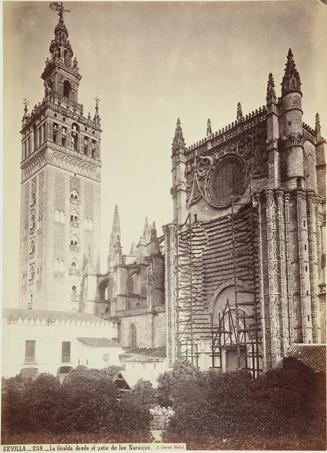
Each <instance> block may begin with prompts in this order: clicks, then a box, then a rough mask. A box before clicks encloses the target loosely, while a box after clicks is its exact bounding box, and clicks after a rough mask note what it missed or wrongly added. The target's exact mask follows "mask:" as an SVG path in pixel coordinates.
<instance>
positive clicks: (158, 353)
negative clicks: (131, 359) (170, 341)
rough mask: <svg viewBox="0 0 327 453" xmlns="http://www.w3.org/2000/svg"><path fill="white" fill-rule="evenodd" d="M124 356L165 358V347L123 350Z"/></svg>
mask: <svg viewBox="0 0 327 453" xmlns="http://www.w3.org/2000/svg"><path fill="white" fill-rule="evenodd" d="M125 352H126V354H138V355H143V356H147V357H158V358H165V357H166V348H165V346H163V347H161V348H134V349H125Z"/></svg>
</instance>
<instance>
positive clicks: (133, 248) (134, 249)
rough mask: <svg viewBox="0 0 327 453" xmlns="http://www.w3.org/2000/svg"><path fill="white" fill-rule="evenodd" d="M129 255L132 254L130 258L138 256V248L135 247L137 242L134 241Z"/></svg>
mask: <svg viewBox="0 0 327 453" xmlns="http://www.w3.org/2000/svg"><path fill="white" fill-rule="evenodd" d="M129 254H130V256H136V254H137V250H136V246H135V242H134V241H133V242H132V244H131V249H130V251H129Z"/></svg>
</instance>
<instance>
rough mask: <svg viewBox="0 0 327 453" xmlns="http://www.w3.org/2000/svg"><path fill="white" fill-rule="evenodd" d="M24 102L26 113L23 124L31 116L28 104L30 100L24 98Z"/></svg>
mask: <svg viewBox="0 0 327 453" xmlns="http://www.w3.org/2000/svg"><path fill="white" fill-rule="evenodd" d="M23 104H24V114H23V118H22V121H23V124H24V123H25V121H26V120H27V118H28V116H29V115H28V104H29V102H28V100H27V99H26V98H25V99H24V102H23Z"/></svg>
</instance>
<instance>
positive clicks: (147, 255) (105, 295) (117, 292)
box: [83, 206, 166, 350]
mask: <svg viewBox="0 0 327 453" xmlns="http://www.w3.org/2000/svg"><path fill="white" fill-rule="evenodd" d="M162 240H163V238H158V237H157V231H156V226H155V223H154V222H153V224H152V225H149V224H148V220H147V218H146V219H145V225H144V230H143V234H142V235H141V236H140V239H139V241H137V243H136V244H134V243H133V244H132V246H131V250H130V253H129V255H124V254H123V253H122V246H121V230H120V222H119V213H118V207H117V206H116V207H115V212H114V219H113V225H112V231H111V235H110V243H109V251H108V269H107V272H106V273H105V274H95V275H93V276H92V275H88V276H87V277H86V279H87V280H88V281H90V282H91V281H92V280H93V285H92V287H93V288H94V289H95V292H93V293H92V294H91V293H90V294H88V295H86V294H85V293H84V295H83V299H86V298H89V297H90V298H92V302H91V303H94V304H96V306H97V315H98V316H101V317H102V318H104V319H108V320H111V321H113V322H115V323H116V324H117V326H118V340H119V342H120V344H121V346H122V347H124V348H129V349H131V350H135V349H143V348H145V349H152V348H154V349H156V348H164V347H165V344H166V335H165V330H166V328H165V327H166V321H165V305H164V256H163V254H162V252H161V249H160V242H162ZM87 300H89V299H87ZM87 305H88V303H87Z"/></svg>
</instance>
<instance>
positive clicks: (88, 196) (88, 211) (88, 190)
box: [84, 182, 94, 219]
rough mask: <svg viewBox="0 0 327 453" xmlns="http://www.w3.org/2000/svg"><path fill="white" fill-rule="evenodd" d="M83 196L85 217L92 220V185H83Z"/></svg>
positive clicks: (87, 183) (86, 183)
mask: <svg viewBox="0 0 327 453" xmlns="http://www.w3.org/2000/svg"><path fill="white" fill-rule="evenodd" d="M84 194H85V195H84V196H85V217H88V218H91V219H93V218H94V188H93V184H92V183H89V182H85V184H84Z"/></svg>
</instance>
